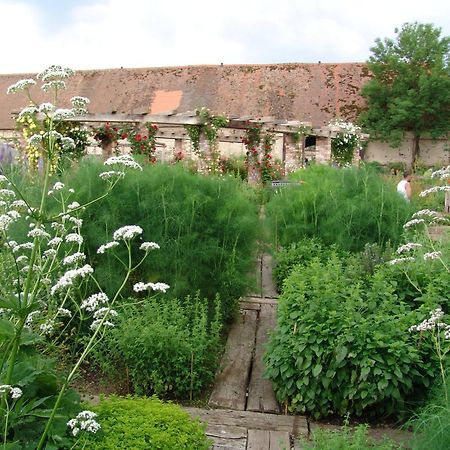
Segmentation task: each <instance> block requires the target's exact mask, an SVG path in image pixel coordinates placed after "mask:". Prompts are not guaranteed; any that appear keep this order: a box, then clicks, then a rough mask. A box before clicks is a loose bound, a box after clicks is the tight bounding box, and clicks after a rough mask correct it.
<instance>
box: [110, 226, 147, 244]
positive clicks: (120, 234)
mask: <svg viewBox="0 0 450 450" xmlns="http://www.w3.org/2000/svg"><path fill="white" fill-rule="evenodd" d="M143 232H144V230H143V229H142V228H141V227H140V226H138V225H125V226H124V227H121V228H119V229H118V230H116V231H114V234H113V237H114V240H115V241H117V240H119V239H123V240H124V241H126V240H130V239H133V238H134V237H135V236H137V235H139V234H142V233H143Z"/></svg>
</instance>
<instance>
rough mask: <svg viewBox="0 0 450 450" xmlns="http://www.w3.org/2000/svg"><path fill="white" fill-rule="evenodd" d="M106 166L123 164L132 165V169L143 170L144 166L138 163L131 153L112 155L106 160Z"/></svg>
mask: <svg viewBox="0 0 450 450" xmlns="http://www.w3.org/2000/svg"><path fill="white" fill-rule="evenodd" d="M104 164H105V166H113V165H116V164H117V165H121V166H125V167H131V168H132V169H137V170H142V166H141V165H140V164H138V163H137V162H136V161H135V160H134V159H133V157H132V156H130V155H120V156H111V157H110V158H108V159H107V160H106V161H105V162H104Z"/></svg>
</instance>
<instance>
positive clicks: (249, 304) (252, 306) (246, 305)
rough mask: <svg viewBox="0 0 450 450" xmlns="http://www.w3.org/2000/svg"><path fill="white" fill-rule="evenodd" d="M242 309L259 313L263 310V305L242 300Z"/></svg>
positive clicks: (240, 305) (240, 304) (240, 303)
mask: <svg viewBox="0 0 450 450" xmlns="http://www.w3.org/2000/svg"><path fill="white" fill-rule="evenodd" d="M239 308H240V309H252V310H253V311H259V310H260V309H261V303H256V302H246V301H245V300H243V301H242V300H241V301H240V302H239Z"/></svg>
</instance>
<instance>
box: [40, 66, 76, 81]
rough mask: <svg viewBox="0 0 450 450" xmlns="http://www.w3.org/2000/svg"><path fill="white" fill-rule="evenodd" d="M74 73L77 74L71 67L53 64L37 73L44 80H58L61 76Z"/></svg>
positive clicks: (68, 75) (67, 76)
mask: <svg viewBox="0 0 450 450" xmlns="http://www.w3.org/2000/svg"><path fill="white" fill-rule="evenodd" d="M73 75H75V72H74V71H73V70H72V69H70V68H69V67H62V66H59V65H55V64H53V65H51V66H49V67H47V69H45V70H43V71H42V72H39V73H38V74H37V78H40V79H41V80H42V81H44V82H46V81H51V80H58V79H61V78H69V77H71V76H73Z"/></svg>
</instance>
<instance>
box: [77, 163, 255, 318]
mask: <svg viewBox="0 0 450 450" xmlns="http://www.w3.org/2000/svg"><path fill="white" fill-rule="evenodd" d="M102 170H104V167H103V166H101V165H100V164H98V163H94V162H92V161H87V162H86V163H85V164H83V165H82V166H81V167H80V169H79V170H78V171H77V172H75V173H74V174H73V177H74V179H73V180H72V181H71V185H73V186H74V188H75V190H76V191H77V193H78V196H79V197H80V198H81V200H80V203H82V201H84V200H85V199H88V198H91V197H92V194H93V193H95V192H97V191H99V190H100V186H101V185H102V183H104V181H102V180H100V179H99V177H98V174H99V173H100V172H101V171H102ZM257 210H258V208H257V205H256V203H255V202H253V201H252V198H251V195H250V191H249V190H247V189H246V188H245V186H244V185H243V184H242V183H241V182H239V181H238V180H236V179H234V178H233V177H223V178H220V177H213V176H208V177H206V176H200V175H195V174H192V173H189V172H187V171H186V170H185V169H183V168H182V167H179V166H164V165H153V166H149V165H146V166H145V168H144V170H143V171H142V172H138V173H135V174H133V176H130V177H126V178H125V179H124V180H122V182H121V183H120V184H119V185H118V186H117V187H116V188H115V189H114V192H113V193H112V195H110V196H108V197H107V198H106V199H104V200H102V201H100V202H98V203H96V204H95V205H94V206H92V207H91V208H88V209H87V210H86V212H85V214H84V217H83V218H84V225H83V234H84V237H85V244H86V253H87V254H88V255H89V259H90V261H91V264H92V265H93V266H95V267H96V275H97V279H98V280H99V282H100V284H102V285H104V286H110V290H111V291H114V290H115V289H116V287H117V284H118V283H119V282H120V280H118V279H117V277H115V274H116V273H117V272H118V270H119V267H120V262H119V261H118V260H117V259H116V258H115V257H114V256H113V255H111V254H104V255H98V254H97V248H98V247H99V246H100V245H101V244H104V243H105V242H108V241H109V240H110V236H111V232H112V231H114V230H116V229H117V228H119V227H120V226H123V225H133V224H135V225H139V226H141V227H142V228H143V229H144V230H146V236H145V240H148V241H155V242H157V243H158V244H159V245H160V247H161V250H159V251H155V252H153V253H152V255H151V257H149V258H147V260H146V261H145V263H144V264H143V265H142V266H141V267H139V269H138V271H137V272H136V276H135V278H134V279H132V280H130V285H129V286H131V284H132V283H135V282H136V281H144V282H149V281H152V282H155V281H162V282H165V283H167V284H169V285H170V286H171V289H170V293H171V294H172V295H173V296H175V297H180V298H182V297H185V296H186V295H190V294H192V293H194V292H196V291H197V290H198V291H200V293H201V296H202V297H207V298H209V299H213V298H214V297H215V295H216V293H219V295H220V298H221V301H222V302H223V305H222V306H223V308H222V312H223V316H224V318H225V319H229V318H230V317H231V315H232V313H233V312H234V310H235V307H236V300H237V299H238V298H239V297H240V296H241V295H243V294H244V293H245V292H246V290H247V289H248V288H249V286H250V285H251V283H252V282H253V280H252V278H251V274H252V270H251V269H252V268H253V264H254V249H255V243H256V237H257V232H258V214H257V212H258V211H257ZM136 247H138V244H136ZM136 252H139V250H137V248H136ZM118 255H119V257H123V256H124V255H123V254H122V253H120V252H118ZM128 293H130V289H129V290H128Z"/></svg>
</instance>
